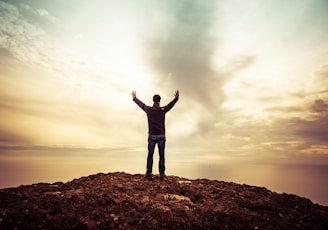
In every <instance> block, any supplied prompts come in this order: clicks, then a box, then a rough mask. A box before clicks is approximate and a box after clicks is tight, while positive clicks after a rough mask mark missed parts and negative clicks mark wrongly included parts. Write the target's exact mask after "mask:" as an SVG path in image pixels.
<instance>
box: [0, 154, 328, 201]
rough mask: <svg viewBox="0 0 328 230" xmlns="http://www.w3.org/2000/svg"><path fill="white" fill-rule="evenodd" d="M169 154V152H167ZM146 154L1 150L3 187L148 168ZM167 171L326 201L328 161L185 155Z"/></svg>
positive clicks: (168, 161) (0, 181) (0, 180)
mask: <svg viewBox="0 0 328 230" xmlns="http://www.w3.org/2000/svg"><path fill="white" fill-rule="evenodd" d="M167 158H168V157H167ZM145 160H146V156H145V154H143V155H142V156H140V155H138V156H137V155H133V154H124V153H120V154H116V155H114V156H111V155H107V156H103V155H102V156H99V155H95V156H92V154H90V155H84V156H78V155H76V156H73V155H68V156H63V155H62V154H60V155H58V156H49V155H48V156H47V157H45V156H42V155H40V154H39V155H38V156H31V155H30V154H29V155H28V156H27V155H19V156H10V155H6V156H1V157H0V188H7V187H17V186H19V185H27V184H33V183H39V182H45V183H54V182H57V181H62V182H67V181H70V180H73V179H75V178H80V177H82V176H88V175H90V174H96V173H109V172H126V173H131V174H136V173H140V174H144V173H145V164H146V162H145ZM166 168H167V170H166V173H167V175H174V176H179V177H184V178H188V179H196V178H207V179H211V180H220V181H227V182H235V183H238V184H248V185H253V186H260V187H266V188H267V189H269V190H271V191H273V192H277V193H291V194H295V195H298V196H301V197H306V198H309V199H310V200H311V201H312V202H314V203H318V204H321V205H325V206H328V178H327V177H328V165H292V164H259V163H257V164H240V163H236V164H234V163H233V162H230V163H229V164H224V163H222V162H215V161H214V162H209V163H204V162H203V163H195V162H188V161H187V159H186V160H185V161H184V160H181V159H180V160H179V162H175V161H174V159H172V157H171V159H166ZM153 172H154V173H155V174H157V173H158V156H156V154H155V156H154V167H153Z"/></svg>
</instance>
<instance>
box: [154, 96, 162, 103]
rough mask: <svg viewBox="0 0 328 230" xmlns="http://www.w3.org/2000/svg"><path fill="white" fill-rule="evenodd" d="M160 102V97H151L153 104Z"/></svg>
mask: <svg viewBox="0 0 328 230" xmlns="http://www.w3.org/2000/svg"><path fill="white" fill-rule="evenodd" d="M160 101H161V96H159V95H158V94H155V95H154V96H153V102H157V103H158V102H160Z"/></svg>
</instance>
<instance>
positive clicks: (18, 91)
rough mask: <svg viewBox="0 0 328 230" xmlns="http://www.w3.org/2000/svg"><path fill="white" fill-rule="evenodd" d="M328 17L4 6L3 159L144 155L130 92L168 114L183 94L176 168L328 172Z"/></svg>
mask: <svg viewBox="0 0 328 230" xmlns="http://www.w3.org/2000/svg"><path fill="white" fill-rule="evenodd" d="M327 12H328V3H327V1H324V0H317V1H305V0H291V1H283V0H281V1H280V0H266V1H262V0H254V1H242V0H229V1H228V0H227V1H200V0H198V1H196V0H195V1H174V0H168V1H160V0H158V1H146V0H139V1H128V0H94V1H80V0H70V1H64V0H55V1H43V0H29V1H24V0H10V1H0V116H1V119H0V159H1V158H3V159H4V158H8V157H11V156H14V155H15V154H16V153H17V152H20V154H24V151H25V153H26V154H32V152H33V151H32V150H35V151H34V152H38V150H40V149H42V150H43V152H45V154H50V155H51V154H58V152H61V153H63V152H65V153H67V154H68V155H69V154H71V152H74V151H76V149H78V150H81V149H88V150H90V154H91V155H92V154H96V153H97V151H96V150H99V149H106V150H108V149H114V150H120V151H125V152H133V151H137V150H140V149H141V150H144V149H145V145H146V143H145V142H146V141H145V140H146V136H147V124H146V116H145V114H144V113H143V112H142V111H141V110H140V109H139V108H138V107H137V106H136V105H135V104H134V103H133V102H132V99H131V95H130V93H131V91H132V90H136V91H137V96H138V98H139V99H141V100H142V101H144V102H145V103H147V104H151V98H152V96H153V94H157V93H158V94H160V95H161V96H162V102H161V103H162V104H166V103H168V102H169V101H171V100H172V99H173V96H174V91H175V90H176V89H179V90H180V94H181V97H180V100H179V102H178V103H177V104H176V106H175V107H174V108H173V109H172V110H171V111H170V112H169V113H168V115H167V121H166V122H167V139H168V146H167V147H168V148H170V149H171V150H172V151H175V152H176V153H177V156H179V157H180V158H181V159H185V158H186V157H187V158H188V159H194V160H195V161H204V162H206V161H221V160H227V161H229V160H242V161H267V162H289V163H290V162H293V163H314V164H328V158H327V156H328V61H327V60H328V27H327V25H328V13H327ZM50 149H51V151H50ZM46 150H47V151H46ZM48 150H49V151H48ZM57 150H58V151H57ZM64 150H66V151H64ZM108 151H109V150H108ZM20 156H21V155H20ZM143 157H144V156H141V158H142V159H143Z"/></svg>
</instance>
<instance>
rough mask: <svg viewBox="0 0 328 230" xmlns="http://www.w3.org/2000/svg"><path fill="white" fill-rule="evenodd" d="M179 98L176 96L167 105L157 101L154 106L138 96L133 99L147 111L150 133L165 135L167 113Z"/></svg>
mask: <svg viewBox="0 0 328 230" xmlns="http://www.w3.org/2000/svg"><path fill="white" fill-rule="evenodd" d="M178 100H179V98H178V97H176V98H174V99H173V100H172V101H171V102H170V103H169V104H167V105H166V106H164V107H160V106H159V104H158V103H156V102H155V103H154V104H153V106H147V105H145V104H144V103H143V102H142V101H140V100H139V99H138V98H136V97H135V98H134V99H133V101H134V102H135V103H136V104H137V105H138V106H139V107H140V108H141V109H142V110H144V111H145V112H146V113H147V118H148V134H149V135H165V114H166V113H167V112H168V111H170V109H172V107H173V106H174V105H175V103H176V102H177V101H178Z"/></svg>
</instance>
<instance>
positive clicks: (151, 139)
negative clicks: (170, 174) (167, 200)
mask: <svg viewBox="0 0 328 230" xmlns="http://www.w3.org/2000/svg"><path fill="white" fill-rule="evenodd" d="M131 94H132V98H133V101H134V102H135V103H136V104H137V105H138V106H139V107H140V108H141V109H142V110H144V111H145V112H146V113H147V119H148V156H147V171H146V176H145V177H146V178H147V179H149V180H150V179H152V178H151V174H152V171H153V155H154V149H155V145H156V144H157V145H158V152H159V164H158V168H159V173H160V179H161V180H163V179H164V176H165V174H164V173H165V141H166V138H165V114H166V113H167V112H168V111H169V110H170V109H172V107H173V106H174V105H175V103H176V102H177V101H178V100H179V90H177V91H175V96H174V99H173V100H172V101H171V102H170V103H169V104H167V105H166V106H164V107H161V106H160V101H161V97H160V96H159V95H158V94H156V95H154V96H153V102H154V104H153V106H147V105H145V104H144V103H143V102H142V101H140V100H139V99H138V98H137V94H136V91H132V93H131Z"/></svg>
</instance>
